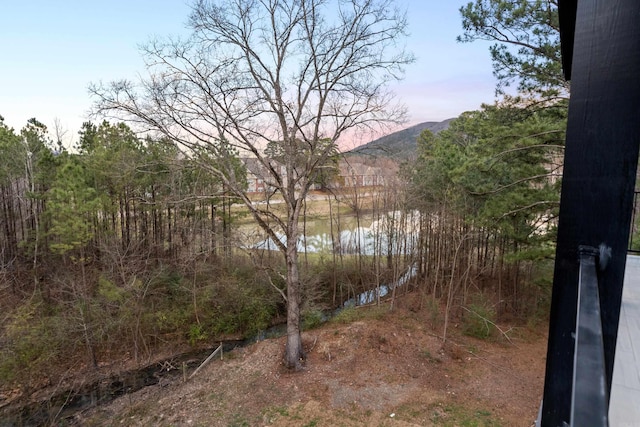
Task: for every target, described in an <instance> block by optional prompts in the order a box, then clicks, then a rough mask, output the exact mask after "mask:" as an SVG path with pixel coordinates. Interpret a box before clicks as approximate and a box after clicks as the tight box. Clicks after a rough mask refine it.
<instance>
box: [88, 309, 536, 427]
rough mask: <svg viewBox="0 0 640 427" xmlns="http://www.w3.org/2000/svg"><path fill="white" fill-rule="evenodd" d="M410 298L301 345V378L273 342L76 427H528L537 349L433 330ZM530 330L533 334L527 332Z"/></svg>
mask: <svg viewBox="0 0 640 427" xmlns="http://www.w3.org/2000/svg"><path fill="white" fill-rule="evenodd" d="M418 304H419V303H418V301H417V299H416V297H413V298H412V297H408V298H405V299H403V300H401V301H399V302H398V303H397V304H396V306H395V309H394V310H393V311H392V312H388V310H387V309H385V310H384V311H383V310H382V309H380V308H377V309H373V310H371V309H366V308H364V309H360V310H362V312H361V313H358V314H359V316H358V317H359V319H358V320H355V321H353V322H351V323H338V322H330V323H328V324H325V325H324V326H322V327H320V328H318V329H314V330H311V331H308V332H305V333H304V334H303V339H304V342H305V349H306V351H307V361H306V367H305V369H304V370H303V371H301V372H290V371H288V370H286V369H285V368H284V367H283V365H282V363H281V360H282V355H283V352H284V345H285V341H284V338H277V339H270V340H265V341H262V342H259V343H256V344H254V345H251V346H249V347H245V348H241V349H237V350H235V351H233V352H232V353H228V354H225V356H224V360H223V361H220V360H217V361H214V362H211V363H210V364H209V365H207V366H205V367H204V368H203V369H202V370H201V371H200V372H199V373H198V374H197V375H196V376H195V377H194V378H193V379H191V380H189V381H186V382H185V381H182V380H178V381H175V382H173V383H161V384H159V385H155V386H151V387H147V388H145V389H142V390H140V391H138V392H136V393H133V394H131V395H127V396H123V397H121V398H119V399H117V400H115V401H113V402H112V403H110V404H108V405H105V406H99V407H97V408H93V409H91V410H89V411H86V412H84V413H83V414H80V415H78V416H77V418H76V421H77V422H78V423H79V424H81V425H114V426H115V425H127V426H149V425H157V426H308V427H312V426H432V425H444V426H532V425H533V423H534V420H535V417H536V415H537V411H538V407H539V404H540V397H541V395H542V387H543V378H544V363H545V361H544V359H545V352H546V337H545V336H544V334H543V333H540V332H539V331H535V330H531V329H527V328H516V329H514V330H513V331H512V332H514V331H515V333H514V334H512V335H511V342H508V341H507V340H506V339H500V337H498V338H497V339H494V340H492V341H481V340H477V339H473V338H470V337H465V336H462V334H460V332H459V331H458V330H457V328H456V327H455V324H454V325H453V327H452V332H451V336H450V338H449V339H448V341H447V343H446V344H444V345H443V342H442V338H441V337H440V336H439V334H440V333H441V327H440V326H441V325H438V324H436V325H435V326H437V329H434V325H433V324H432V319H433V315H432V314H430V313H428V312H427V311H426V310H418V309H417V306H418ZM539 329H541V328H539Z"/></svg>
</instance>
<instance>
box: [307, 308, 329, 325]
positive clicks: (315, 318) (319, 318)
mask: <svg viewBox="0 0 640 427" xmlns="http://www.w3.org/2000/svg"><path fill="white" fill-rule="evenodd" d="M325 319H326V316H325V315H324V313H323V312H322V311H320V310H309V311H306V312H304V313H302V329H303V330H309V329H314V328H317V327H318V326H320V325H322V323H323V322H324V321H325Z"/></svg>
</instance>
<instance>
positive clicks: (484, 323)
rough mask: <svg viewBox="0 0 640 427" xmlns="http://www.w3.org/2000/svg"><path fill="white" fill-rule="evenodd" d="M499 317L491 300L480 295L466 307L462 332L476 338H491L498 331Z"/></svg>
mask: <svg viewBox="0 0 640 427" xmlns="http://www.w3.org/2000/svg"><path fill="white" fill-rule="evenodd" d="M497 317H498V316H497V313H496V309H495V307H494V306H493V305H492V304H491V302H490V301H489V300H487V299H486V298H484V297H483V296H482V295H478V296H477V297H475V300H474V301H473V302H472V303H471V304H469V305H468V306H467V307H464V312H463V315H462V332H463V333H464V334H465V335H468V336H471V337H474V338H479V339H488V338H491V337H493V336H494V335H495V333H496V327H495V323H496V321H497Z"/></svg>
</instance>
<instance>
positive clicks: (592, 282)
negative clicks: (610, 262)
mask: <svg viewBox="0 0 640 427" xmlns="http://www.w3.org/2000/svg"><path fill="white" fill-rule="evenodd" d="M579 255H580V277H579V283H578V310H577V312H578V314H577V319H576V333H575V335H576V336H575V350H574V356H573V357H574V359H573V360H574V363H573V392H572V396H571V425H572V426H575V427H578V426H580V427H584V426H608V425H609V420H608V414H609V390H608V387H607V376H606V370H605V361H604V346H603V340H602V318H601V316H600V293H599V290H598V270H599V268H600V265H603V261H604V262H605V263H606V260H604V259H603V258H604V257H605V256H608V255H607V254H606V253H603V250H602V249H596V248H593V247H591V246H580V248H579Z"/></svg>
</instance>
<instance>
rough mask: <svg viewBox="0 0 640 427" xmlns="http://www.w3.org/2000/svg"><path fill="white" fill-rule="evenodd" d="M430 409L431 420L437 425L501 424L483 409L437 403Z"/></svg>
mask: <svg viewBox="0 0 640 427" xmlns="http://www.w3.org/2000/svg"><path fill="white" fill-rule="evenodd" d="M432 411H433V415H432V416H431V421H432V422H433V423H434V424H435V425H437V426H443V427H500V426H501V425H502V424H501V423H500V421H498V420H496V419H495V418H494V417H493V416H492V414H491V412H490V411H487V410H484V409H477V410H474V409H471V408H468V407H464V406H461V405H455V404H447V405H442V404H438V405H434V406H433V407H432Z"/></svg>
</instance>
